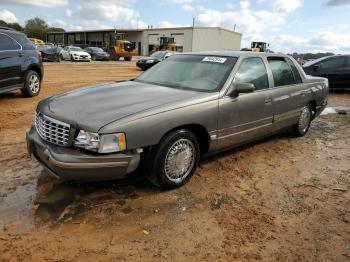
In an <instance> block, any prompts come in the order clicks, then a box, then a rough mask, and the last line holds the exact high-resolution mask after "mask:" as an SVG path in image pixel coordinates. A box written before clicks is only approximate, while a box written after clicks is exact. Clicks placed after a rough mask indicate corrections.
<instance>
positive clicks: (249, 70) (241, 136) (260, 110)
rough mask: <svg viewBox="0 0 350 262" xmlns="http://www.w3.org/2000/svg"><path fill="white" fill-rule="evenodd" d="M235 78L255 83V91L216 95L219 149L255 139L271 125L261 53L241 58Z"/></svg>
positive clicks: (270, 106) (242, 81) (270, 111)
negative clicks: (222, 95)
mask: <svg viewBox="0 0 350 262" xmlns="http://www.w3.org/2000/svg"><path fill="white" fill-rule="evenodd" d="M234 82H236V83H251V84H254V86H255V91H254V92H252V93H247V94H238V95H237V96H234V97H231V96H224V97H223V98H221V99H219V120H218V126H219V128H218V129H219V132H218V147H219V148H218V149H223V148H226V147H231V146H233V145H238V144H242V143H245V142H248V141H251V140H254V139H256V138H258V137H262V136H264V135H266V134H267V133H269V132H270V131H271V129H272V121H273V105H272V97H271V90H270V89H269V80H268V73H267V70H266V62H265V61H264V60H263V59H262V58H260V57H248V58H244V59H243V60H242V61H241V63H240V65H239V68H238V71H237V72H236V74H235V78H234Z"/></svg>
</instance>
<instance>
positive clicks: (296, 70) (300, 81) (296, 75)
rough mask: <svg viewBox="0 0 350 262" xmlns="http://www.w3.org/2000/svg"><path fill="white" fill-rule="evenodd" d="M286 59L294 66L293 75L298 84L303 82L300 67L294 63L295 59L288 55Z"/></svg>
mask: <svg viewBox="0 0 350 262" xmlns="http://www.w3.org/2000/svg"><path fill="white" fill-rule="evenodd" d="M286 60H287V62H288V64H289V66H290V67H291V68H292V72H293V76H294V79H295V82H296V83H297V84H300V83H302V82H303V81H302V80H301V76H300V73H299V71H298V68H297V67H296V66H295V64H294V63H293V61H292V60H291V59H290V58H288V57H286Z"/></svg>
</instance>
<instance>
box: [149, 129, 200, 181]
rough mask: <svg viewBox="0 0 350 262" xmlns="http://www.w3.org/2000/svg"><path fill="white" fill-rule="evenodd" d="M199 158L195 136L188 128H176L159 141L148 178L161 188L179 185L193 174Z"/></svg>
mask: <svg viewBox="0 0 350 262" xmlns="http://www.w3.org/2000/svg"><path fill="white" fill-rule="evenodd" d="M199 159H200V149H199V144H198V140H197V138H196V136H195V135H194V134H193V133H192V132H191V131H189V130H185V129H182V130H176V131H174V132H172V133H170V134H169V135H167V136H166V137H165V138H164V139H163V141H162V142H161V143H160V145H159V147H158V149H157V151H156V153H155V156H154V160H153V161H154V162H153V168H152V171H151V175H150V177H149V180H150V181H151V182H152V183H153V184H155V185H156V186H159V187H162V188H177V187H180V186H182V185H184V184H185V183H186V182H187V181H188V180H189V179H190V178H191V177H192V176H193V174H194V172H195V170H196V168H197V166H198V163H199Z"/></svg>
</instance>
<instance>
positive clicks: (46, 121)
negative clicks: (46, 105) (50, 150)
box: [34, 112, 70, 146]
mask: <svg viewBox="0 0 350 262" xmlns="http://www.w3.org/2000/svg"><path fill="white" fill-rule="evenodd" d="M34 124H35V128H36V131H37V132H38V134H39V136H40V137H41V138H42V139H43V140H46V141H48V142H51V143H53V144H56V145H59V146H66V145H68V143H69V131H70V125H69V124H66V123H63V122H61V121H58V120H56V119H53V118H51V117H48V116H45V115H43V114H42V113H40V112H37V113H36V115H35V121H34Z"/></svg>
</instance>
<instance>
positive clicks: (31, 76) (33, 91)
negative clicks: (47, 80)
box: [21, 70, 41, 97]
mask: <svg viewBox="0 0 350 262" xmlns="http://www.w3.org/2000/svg"><path fill="white" fill-rule="evenodd" d="M40 88H41V83H40V76H39V74H38V73H37V72H35V71H31V70H30V71H28V72H27V73H26V76H25V83H24V88H23V89H21V91H22V94H23V95H24V96H25V97H33V96H37V95H39V93H40Z"/></svg>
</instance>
